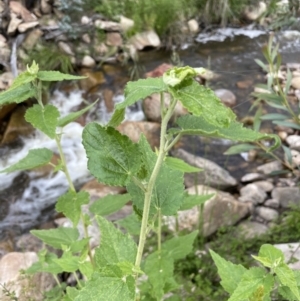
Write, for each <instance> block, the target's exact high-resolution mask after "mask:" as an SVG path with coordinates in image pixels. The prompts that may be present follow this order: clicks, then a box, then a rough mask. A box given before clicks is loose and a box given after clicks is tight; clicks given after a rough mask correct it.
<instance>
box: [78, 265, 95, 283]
mask: <svg viewBox="0 0 300 301" xmlns="http://www.w3.org/2000/svg"><path fill="white" fill-rule="evenodd" d="M79 271H80V272H81V273H82V275H84V276H85V277H86V278H87V279H88V280H89V279H91V278H92V275H93V272H94V267H93V265H92V264H91V262H90V261H84V262H82V261H81V262H80V263H79Z"/></svg>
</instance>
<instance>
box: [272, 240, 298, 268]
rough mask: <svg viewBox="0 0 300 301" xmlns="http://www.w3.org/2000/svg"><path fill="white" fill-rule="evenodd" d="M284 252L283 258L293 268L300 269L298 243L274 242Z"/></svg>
mask: <svg viewBox="0 0 300 301" xmlns="http://www.w3.org/2000/svg"><path fill="white" fill-rule="evenodd" d="M274 247H275V248H277V249H279V250H281V251H282V252H283V254H284V260H285V262H286V263H287V264H288V266H289V267H290V268H291V269H293V270H300V243H299V242H295V243H287V244H275V245H274Z"/></svg>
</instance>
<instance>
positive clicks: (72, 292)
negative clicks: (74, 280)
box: [66, 286, 79, 301]
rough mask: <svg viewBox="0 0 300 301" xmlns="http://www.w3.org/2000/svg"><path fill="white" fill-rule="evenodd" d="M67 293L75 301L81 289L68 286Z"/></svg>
mask: <svg viewBox="0 0 300 301" xmlns="http://www.w3.org/2000/svg"><path fill="white" fill-rule="evenodd" d="M66 293H67V296H68V297H69V298H70V299H69V300H71V301H73V300H74V299H75V298H76V297H77V296H78V295H79V290H78V289H76V288H75V287H72V286H67V288H66Z"/></svg>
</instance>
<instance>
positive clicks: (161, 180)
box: [127, 136, 184, 215]
mask: <svg viewBox="0 0 300 301" xmlns="http://www.w3.org/2000/svg"><path fill="white" fill-rule="evenodd" d="M139 146H140V149H141V151H142V153H143V162H144V167H145V169H146V171H147V178H146V179H145V181H148V180H149V178H150V175H151V173H152V170H153V168H154V165H155V162H156V160H157V156H156V154H155V153H154V152H153V151H152V149H151V146H150V145H149V143H148V142H147V140H146V138H145V137H144V136H141V139H140V142H139ZM127 190H128V192H129V193H130V195H131V196H132V201H133V203H134V204H135V205H136V206H137V208H139V209H140V210H143V205H144V197H145V193H144V190H142V189H141V187H140V186H138V185H136V184H135V183H134V182H131V183H129V184H128V185H127ZM183 199H184V185H183V173H182V172H181V171H178V170H174V169H172V168H170V167H168V166H166V165H165V164H163V165H162V166H161V168H160V172H159V174H158V176H157V179H156V182H155V185H154V189H153V193H152V199H151V206H150V213H151V214H154V213H156V212H157V210H158V209H159V208H160V209H161V213H162V214H163V215H174V214H175V213H176V212H177V210H178V209H179V208H180V206H181V204H182V202H183Z"/></svg>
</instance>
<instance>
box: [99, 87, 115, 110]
mask: <svg viewBox="0 0 300 301" xmlns="http://www.w3.org/2000/svg"><path fill="white" fill-rule="evenodd" d="M102 96H103V99H104V103H105V107H106V111H107V112H108V113H111V112H113V110H114V106H115V103H114V100H113V97H114V91H112V90H111V89H107V88H105V89H104V90H103V92H102Z"/></svg>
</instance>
